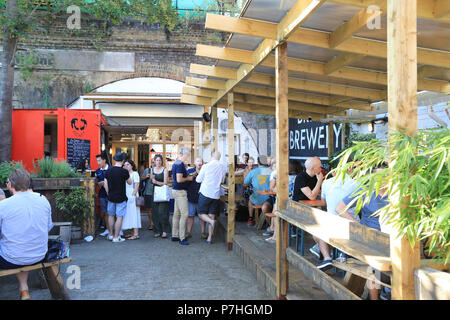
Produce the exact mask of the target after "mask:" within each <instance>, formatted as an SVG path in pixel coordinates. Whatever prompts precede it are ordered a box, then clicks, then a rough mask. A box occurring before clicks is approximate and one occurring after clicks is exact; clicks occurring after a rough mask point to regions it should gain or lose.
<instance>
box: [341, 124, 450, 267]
mask: <svg viewBox="0 0 450 320" xmlns="http://www.w3.org/2000/svg"><path fill="white" fill-rule="evenodd" d="M350 156H352V157H353V159H352V160H349V157H350ZM339 157H340V161H339V165H338V168H337V169H336V172H337V178H338V179H339V178H344V177H345V176H346V175H347V171H348V170H349V169H350V168H353V171H352V172H351V173H350V175H351V177H352V178H354V179H355V180H356V181H357V182H358V183H359V184H360V186H361V187H362V192H360V193H359V194H358V197H357V199H358V200H357V211H358V209H359V208H361V206H362V205H363V199H366V200H365V201H369V200H370V198H371V196H372V195H373V194H375V195H378V194H379V193H380V190H382V189H384V190H387V196H388V198H389V202H390V204H389V205H387V206H385V207H384V208H382V209H380V210H378V211H377V212H376V213H375V214H377V215H379V216H380V218H381V219H387V223H388V224H390V225H391V226H392V227H394V228H395V229H396V230H398V231H399V235H400V236H404V235H407V236H408V238H409V241H410V243H411V245H413V244H414V243H415V241H416V240H417V239H419V240H420V241H423V242H424V243H425V253H427V254H428V255H431V256H434V257H436V258H442V259H444V260H445V261H446V262H447V261H448V260H449V258H450V250H449V249H450V233H449V231H450V224H449V218H450V130H448V129H433V130H420V131H419V132H418V134H417V135H416V136H413V137H410V136H408V135H406V134H405V133H402V132H398V133H394V134H391V135H390V136H389V141H388V142H387V141H378V140H370V141H362V142H355V144H354V145H353V146H351V147H350V148H348V149H347V150H345V151H344V152H342V153H341V154H340V155H339ZM386 162H389V168H384V169H380V170H374V168H377V167H380V166H382V165H383V164H384V163H386Z"/></svg>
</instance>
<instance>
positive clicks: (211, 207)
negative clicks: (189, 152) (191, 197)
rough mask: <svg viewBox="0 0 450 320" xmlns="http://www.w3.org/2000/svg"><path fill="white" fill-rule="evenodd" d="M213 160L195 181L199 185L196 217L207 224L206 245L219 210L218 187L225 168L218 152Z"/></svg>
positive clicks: (209, 241) (223, 177)
mask: <svg viewBox="0 0 450 320" xmlns="http://www.w3.org/2000/svg"><path fill="white" fill-rule="evenodd" d="M213 156H214V160H212V161H210V162H208V163H207V164H205V165H204V166H202V168H201V170H200V172H199V174H198V176H197V178H196V179H195V181H197V182H198V183H201V186H200V190H199V197H198V205H197V214H198V217H199V218H200V219H201V220H203V221H205V222H206V223H209V235H208V238H207V239H206V243H208V244H211V241H212V234H213V231H214V224H215V221H214V219H215V216H216V214H217V212H218V210H219V201H220V185H221V184H222V183H223V182H224V180H225V173H226V171H225V167H224V165H223V164H221V163H220V158H221V154H220V152H215V153H214V155H213Z"/></svg>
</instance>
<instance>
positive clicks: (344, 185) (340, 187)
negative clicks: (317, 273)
mask: <svg viewBox="0 0 450 320" xmlns="http://www.w3.org/2000/svg"><path fill="white" fill-rule="evenodd" d="M332 175H333V177H331V178H329V179H327V180H324V182H323V183H322V194H321V198H322V199H323V200H325V202H326V204H327V212H328V213H331V214H334V215H338V214H337V213H336V211H335V209H336V206H337V205H338V203H339V202H340V201H341V200H342V199H344V198H345V197H346V196H348V195H349V194H352V193H353V191H355V190H356V188H357V186H358V185H357V183H356V182H355V180H353V179H352V178H350V177H349V176H347V177H346V178H345V180H344V182H342V179H341V178H339V179H336V173H335V172H334V171H333V172H332ZM313 238H314V240H315V241H316V243H317V245H318V246H319V249H320V253H322V255H323V261H322V262H321V263H319V265H318V266H317V268H319V269H325V268H327V267H330V266H331V265H332V264H333V262H332V259H331V252H330V246H329V245H328V243H326V242H325V241H322V240H320V239H319V238H317V237H313Z"/></svg>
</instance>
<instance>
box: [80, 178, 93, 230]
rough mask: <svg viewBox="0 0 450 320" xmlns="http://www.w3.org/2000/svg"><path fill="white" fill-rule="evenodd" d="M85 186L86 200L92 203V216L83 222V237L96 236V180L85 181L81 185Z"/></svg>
mask: <svg viewBox="0 0 450 320" xmlns="http://www.w3.org/2000/svg"><path fill="white" fill-rule="evenodd" d="M81 185H82V186H84V189H85V194H86V199H88V200H89V202H90V203H91V209H90V215H89V217H88V218H87V219H86V220H85V221H84V222H83V226H82V228H83V235H84V236H88V235H91V236H94V234H95V194H96V192H95V178H87V179H84V180H83V181H82V183H81Z"/></svg>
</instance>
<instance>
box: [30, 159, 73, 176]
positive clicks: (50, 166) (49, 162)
mask: <svg viewBox="0 0 450 320" xmlns="http://www.w3.org/2000/svg"><path fill="white" fill-rule="evenodd" d="M34 169H35V171H36V174H35V175H34V177H37V178H76V177H78V175H77V173H76V172H75V170H74V169H72V168H71V167H70V165H69V164H68V163H67V162H65V161H54V160H53V159H52V158H49V157H46V158H42V159H41V160H39V161H37V163H35V164H34Z"/></svg>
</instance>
